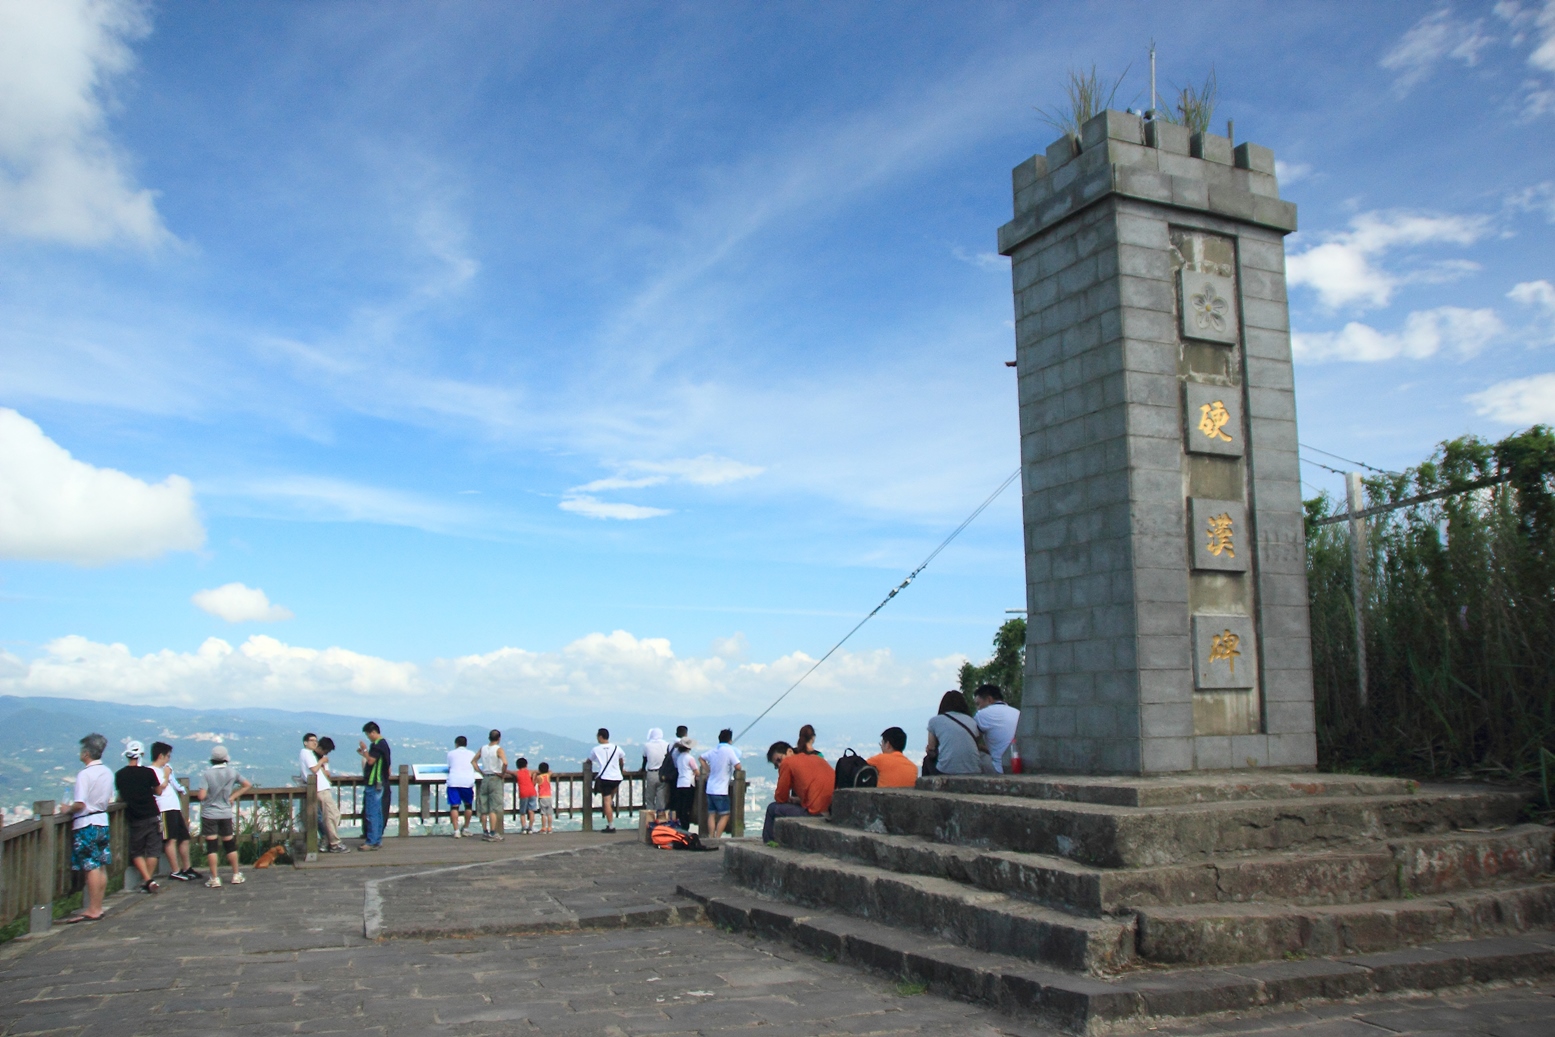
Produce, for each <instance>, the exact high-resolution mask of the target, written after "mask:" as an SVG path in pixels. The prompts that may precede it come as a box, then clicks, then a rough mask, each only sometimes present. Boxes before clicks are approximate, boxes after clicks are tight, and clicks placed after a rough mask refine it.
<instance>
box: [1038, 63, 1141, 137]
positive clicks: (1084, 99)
mask: <svg viewBox="0 0 1555 1037" xmlns="http://www.w3.org/2000/svg"><path fill="white" fill-rule="evenodd" d="M1131 67H1132V66H1131ZM1127 75H1128V69H1126V68H1125V69H1124V70H1123V74H1122V75H1120V76H1118V78H1117V80H1116V81H1115V82H1114V83H1113V84H1112V86H1111V87H1108V86H1107V85H1106V84H1105V83H1104V82H1103V81H1102V78H1101V74H1100V73H1098V72H1097V71H1096V66H1095V65H1092V66H1091V70H1090V71H1089V72H1082V71H1080V70H1079V69H1073V68H1072V69H1070V70H1069V78H1068V81H1067V82H1066V83H1065V84H1064V101H1065V103H1064V104H1062V105H1057V106H1054V107H1053V108H1038V109H1037V114H1038V115H1039V116H1040V117H1041V119H1042V121H1043V122H1045V123H1047V124H1048V125H1049V126H1051V127H1053V129H1055V130H1057V131H1058V132H1059V133H1067V134H1069V135H1070V136H1072V137H1076V138H1078V137H1079V136H1080V127H1081V126H1084V125H1085V124H1086V123H1087V122H1089V121H1090V120H1091V119H1092V117H1094V116H1097V115H1100V114H1101V113H1102V112H1104V111H1106V110H1107V109H1108V108H1111V107H1112V102H1113V100H1114V99H1115V98H1116V97H1117V96H1118V88H1119V87H1120V86H1122V85H1123V79H1124V76H1127Z"/></svg>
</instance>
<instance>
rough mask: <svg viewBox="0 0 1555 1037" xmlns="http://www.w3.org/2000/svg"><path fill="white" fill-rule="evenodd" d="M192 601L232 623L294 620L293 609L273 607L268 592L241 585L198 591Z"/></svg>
mask: <svg viewBox="0 0 1555 1037" xmlns="http://www.w3.org/2000/svg"><path fill="white" fill-rule="evenodd" d="M189 600H190V601H192V602H194V603H195V604H196V605H198V606H199V607H200V608H201V609H203V610H204V611H206V612H209V613H210V614H211V615H213V616H215V617H217V618H218V619H225V620H226V621H227V622H228V623H278V622H280V621H281V620H283V619H291V618H292V610H291V609H289V608H284V607H282V606H280V605H274V604H271V602H270V598H269V596H268V595H266V594H265V592H264V591H262V590H260V589H259V588H258V587H245V586H244V585H243V584H241V583H224V584H222V585H221V586H220V587H213V588H211V589H210V590H203V591H196V592H195V593H194V595H193V596H192V597H191V598H190V599H189Z"/></svg>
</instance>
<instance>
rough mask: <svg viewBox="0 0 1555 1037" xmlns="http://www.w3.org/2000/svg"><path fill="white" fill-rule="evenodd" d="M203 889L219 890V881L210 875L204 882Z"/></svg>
mask: <svg viewBox="0 0 1555 1037" xmlns="http://www.w3.org/2000/svg"><path fill="white" fill-rule="evenodd" d="M205 888H206V889H220V888H221V879H219V878H217V877H216V876H215V875H212V876H211V877H210V878H208V879H206V880H205Z"/></svg>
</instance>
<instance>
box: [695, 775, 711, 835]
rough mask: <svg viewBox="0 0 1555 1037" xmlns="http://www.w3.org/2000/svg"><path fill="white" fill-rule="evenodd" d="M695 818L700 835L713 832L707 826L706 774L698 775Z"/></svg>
mask: <svg viewBox="0 0 1555 1037" xmlns="http://www.w3.org/2000/svg"><path fill="white" fill-rule="evenodd" d="M693 816H694V817H695V818H696V825H697V832H698V833H699V834H701V835H706V834H707V833H708V832H710V831H711V830H712V829H710V828H709V827H708V824H707V775H705V774H698V775H697V796H696V806H695V808H694V809H693Z"/></svg>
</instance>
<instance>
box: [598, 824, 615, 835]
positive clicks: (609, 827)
mask: <svg viewBox="0 0 1555 1037" xmlns="http://www.w3.org/2000/svg"><path fill="white" fill-rule="evenodd" d="M600 831H601V832H604V833H605V834H606V835H614V834H615V827H614V826H613V825H606V826H605V827H604V828H601V829H600Z"/></svg>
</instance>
